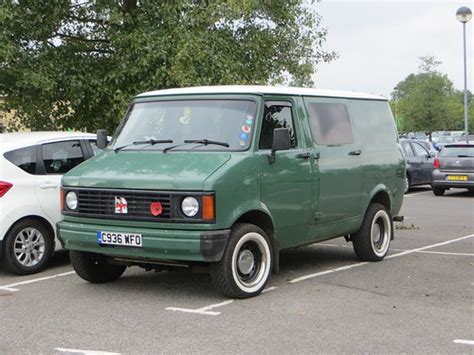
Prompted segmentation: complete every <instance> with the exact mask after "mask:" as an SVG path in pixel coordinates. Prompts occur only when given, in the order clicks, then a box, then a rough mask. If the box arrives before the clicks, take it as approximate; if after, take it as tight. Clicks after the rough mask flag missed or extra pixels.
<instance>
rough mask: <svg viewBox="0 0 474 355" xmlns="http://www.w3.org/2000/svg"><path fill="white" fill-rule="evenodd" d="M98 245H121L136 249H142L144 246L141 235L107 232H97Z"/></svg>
mask: <svg viewBox="0 0 474 355" xmlns="http://www.w3.org/2000/svg"><path fill="white" fill-rule="evenodd" d="M97 243H99V244H101V245H120V246H125V247H135V248H141V247H142V246H143V240H142V235H141V234H136V233H120V232H106V231H97Z"/></svg>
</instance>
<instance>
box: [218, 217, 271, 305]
mask: <svg viewBox="0 0 474 355" xmlns="http://www.w3.org/2000/svg"><path fill="white" fill-rule="evenodd" d="M272 262H273V259H272V247H271V243H270V241H269V239H268V236H267V235H266V234H265V232H264V231H263V230H262V229H261V228H259V227H257V226H255V225H253V224H236V225H235V226H234V228H232V231H231V234H230V239H229V243H228V244H227V248H226V250H225V251H224V255H223V257H222V259H221V261H219V262H215V263H211V264H210V266H209V271H210V274H211V280H212V283H213V284H214V287H215V288H216V289H217V290H218V291H219V292H221V293H223V294H224V295H225V296H227V297H231V298H249V297H254V296H257V295H258V294H260V293H261V292H262V290H263V289H264V287H265V285H266V284H267V281H268V279H269V278H270V274H271V269H272Z"/></svg>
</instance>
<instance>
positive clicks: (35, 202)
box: [0, 132, 97, 275]
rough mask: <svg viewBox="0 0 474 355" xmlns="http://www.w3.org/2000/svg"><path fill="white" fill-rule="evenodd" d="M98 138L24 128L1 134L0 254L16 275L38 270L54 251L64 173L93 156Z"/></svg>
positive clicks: (90, 135) (88, 135) (84, 134)
mask: <svg viewBox="0 0 474 355" xmlns="http://www.w3.org/2000/svg"><path fill="white" fill-rule="evenodd" d="M95 142H96V136H95V135H93V134H86V133H66V132H25V133H4V134H1V135H0V258H1V259H3V262H4V266H5V267H6V268H7V269H8V270H10V271H11V272H13V273H15V274H19V275H25V274H32V273H35V272H38V271H40V270H42V269H43V268H44V267H45V265H46V264H47V263H48V260H49V259H50V257H51V255H52V253H53V252H54V250H55V235H56V233H55V229H56V223H57V222H58V221H59V220H60V219H61V208H60V195H59V192H60V182H61V177H62V175H63V174H64V173H66V172H68V171H69V170H71V169H72V168H73V167H75V166H77V165H79V164H80V163H82V162H83V161H84V160H86V159H88V158H90V157H91V156H92V155H93V154H94V150H97V148H96V143H95Z"/></svg>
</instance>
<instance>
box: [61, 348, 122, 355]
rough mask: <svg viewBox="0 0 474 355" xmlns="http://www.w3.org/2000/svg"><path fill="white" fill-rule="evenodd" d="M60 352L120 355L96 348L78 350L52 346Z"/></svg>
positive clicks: (88, 354)
mask: <svg viewBox="0 0 474 355" xmlns="http://www.w3.org/2000/svg"><path fill="white" fill-rule="evenodd" d="M54 350H57V351H59V352H61V353H67V354H83V355H120V353H111V352H108V351H97V350H79V349H66V348H54Z"/></svg>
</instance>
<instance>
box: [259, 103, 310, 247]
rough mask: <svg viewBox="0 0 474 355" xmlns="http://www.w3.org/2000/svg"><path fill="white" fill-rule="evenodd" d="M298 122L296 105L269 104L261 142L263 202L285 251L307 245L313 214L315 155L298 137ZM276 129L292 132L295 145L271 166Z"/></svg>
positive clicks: (291, 145)
mask: <svg viewBox="0 0 474 355" xmlns="http://www.w3.org/2000/svg"><path fill="white" fill-rule="evenodd" d="M298 118H299V117H298V116H297V115H296V114H295V110H294V109H293V104H292V101H283V100H277V99H274V100H273V98H272V100H267V101H266V102H265V108H264V113H263V117H262V124H261V126H260V127H261V128H260V136H259V142H258V148H259V152H258V154H257V156H258V159H260V160H261V161H260V163H259V166H260V167H261V191H262V192H261V193H262V197H261V198H262V202H263V203H264V204H265V206H266V207H267V208H268V209H269V210H270V212H271V214H272V217H273V220H274V223H275V230H276V233H277V238H278V240H279V243H280V247H282V248H285V247H289V246H292V245H296V244H300V243H303V242H304V241H305V239H306V234H307V227H308V221H309V217H310V210H311V188H312V187H311V185H312V180H313V172H312V166H311V154H309V152H308V149H307V148H305V144H304V139H302V137H301V135H300V134H298V133H299V132H300V126H301V122H299V120H298ZM275 128H288V129H289V130H290V138H291V143H290V149H289V150H282V151H277V152H276V159H275V162H274V163H272V164H269V162H268V158H267V157H268V155H270V149H271V147H272V143H273V130H274V129H275Z"/></svg>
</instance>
